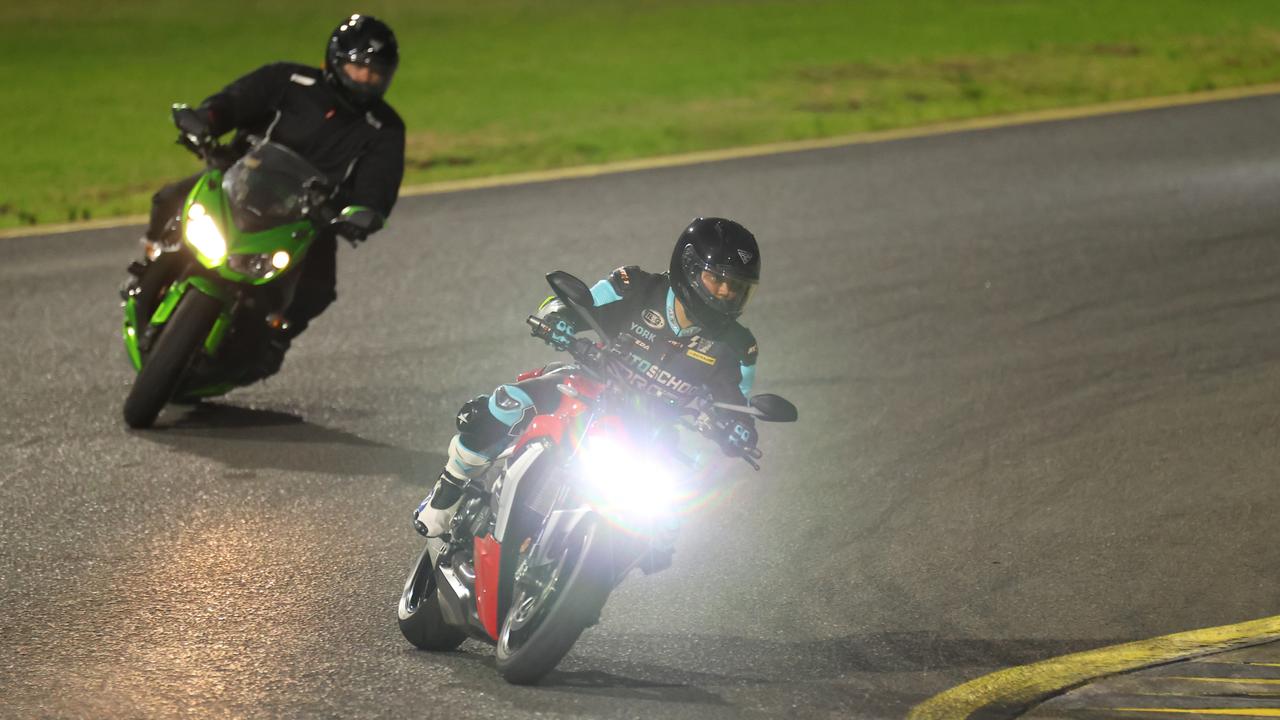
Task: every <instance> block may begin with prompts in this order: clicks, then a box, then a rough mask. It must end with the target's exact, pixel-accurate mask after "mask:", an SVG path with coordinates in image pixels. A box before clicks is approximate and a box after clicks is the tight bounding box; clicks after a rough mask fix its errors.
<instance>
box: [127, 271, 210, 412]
mask: <svg viewBox="0 0 1280 720" xmlns="http://www.w3.org/2000/svg"><path fill="white" fill-rule="evenodd" d="M221 313H222V302H221V301H219V300H217V299H216V298H212V297H209V296H208V295H205V294H204V293H202V292H200V291H199V290H196V289H195V288H191V289H190V290H188V291H187V294H186V295H183V296H182V299H181V300H179V301H178V307H177V308H176V309H175V310H174V311H173V314H172V315H170V316H169V321H168V322H167V323H165V327H164V328H162V329H161V330H160V338H159V339H158V340H157V341H156V344H155V347H154V348H152V350H151V352H150V354H148V355H147V359H146V361H145V362H144V363H143V365H142V369H141V370H139V371H138V376H137V377H136V378H134V380H133V387H132V388H130V389H129V396H128V397H127V398H125V401H124V421H125V422H126V423H128V424H129V427H131V428H148V427H151V425H152V424H153V423H154V422H155V421H156V416H157V415H159V414H160V411H161V410H163V409H164V406H165V403H167V402H169V398H171V397H173V392H174V390H177V388H178V383H179V382H181V381H182V376H183V374H184V373H186V371H187V367H188V366H189V365H190V364H191V359H192V357H193V356H194V354H195V353H196V352H198V351H199V350H200V346H201V345H202V344H203V343H204V340H205V338H206V337H208V335H209V331H210V330H212V329H213V324H214V323H215V322H216V321H217V319H218V315H219V314H221Z"/></svg>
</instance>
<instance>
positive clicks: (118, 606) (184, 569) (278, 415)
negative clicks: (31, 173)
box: [0, 97, 1280, 720]
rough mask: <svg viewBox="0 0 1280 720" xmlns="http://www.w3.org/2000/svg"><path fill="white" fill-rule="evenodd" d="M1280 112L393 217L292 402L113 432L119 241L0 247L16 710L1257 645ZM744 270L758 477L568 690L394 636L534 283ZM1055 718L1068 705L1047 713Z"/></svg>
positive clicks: (424, 705) (426, 692) (864, 706)
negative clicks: (703, 258)
mask: <svg viewBox="0 0 1280 720" xmlns="http://www.w3.org/2000/svg"><path fill="white" fill-rule="evenodd" d="M1278 119H1280V98H1276V97H1260V98H1252V99H1244V100H1236V101H1231V102H1221V103H1212V104H1204V105H1195V106H1186V107H1179V108H1168V109H1160V110H1149V111H1144V112H1135V113H1128V114H1122V115H1112V116H1105V117H1096V118H1088V119H1078V120H1070V121H1062V122H1050V123H1039V124H1035V125H1028V126H1017V127H1008V128H999V129H986V130H979V131H973V132H961V133H955V134H948V135H939V136H932V137H923V138H916V139H904V140H898V141H892V142H884V143H876V144H864V145H857V146H849V147H845V148H827V149H821V150H811V151H805V152H797V153H789V154H782V155H774V156H767V157H754V158H743V159H738V160H727V161H723V162H715V163H708V164H700V165H689V166H681V167H671V168H660V169H652V170H646V171H641V172H634V173H624V174H616V175H608V176H602V177H596V178H583V179H572V180H563V181H556V182H546V183H539V184H534V185H521V186H509V187H496V188H489V189H482V190H474V191H467V192H457V193H450V194H443V195H432V196H425V197H420V198H409V199H405V200H404V201H402V203H401V205H400V206H399V207H398V208H397V210H396V214H395V216H394V218H393V222H392V224H391V225H390V226H389V227H388V229H387V230H385V231H383V232H382V233H380V234H378V235H376V236H374V237H373V238H372V239H371V240H370V241H369V242H368V243H366V244H365V245H363V246H361V247H360V248H359V249H358V250H355V251H351V250H349V249H344V250H343V252H342V253H341V256H340V261H339V264H340V275H339V288H338V292H339V300H338V302H337V303H336V304H335V305H334V307H333V308H332V309H331V310H330V311H329V312H327V313H326V314H325V315H324V316H322V317H321V318H320V319H319V320H318V321H316V322H315V323H314V324H313V325H312V327H311V328H310V329H309V330H308V332H307V334H306V335H304V336H303V337H302V338H301V339H300V340H299V341H298V342H297V343H295V346H294V348H293V350H292V351H291V353H290V356H289V358H288V359H287V361H286V363H285V367H284V371H283V372H282V373H281V374H280V375H278V376H277V377H275V378H272V379H271V380H270V381H269V382H267V383H265V384H263V385H260V386H255V387H251V388H248V389H245V390H240V391H237V392H235V393H233V394H232V395H230V396H228V397H227V398H226V399H225V400H221V401H218V402H215V403H210V404H208V405H206V406H203V407H200V408H198V409H196V410H191V411H183V410H182V409H171V410H169V411H167V412H166V414H164V415H163V416H162V417H161V419H160V422H159V423H158V426H157V429H155V430H154V431H150V432H142V433H135V432H128V431H126V430H125V428H124V426H123V422H122V421H121V419H120V406H121V403H122V401H123V398H124V395H125V392H126V391H127V388H128V383H129V380H130V369H129V366H128V362H127V360H126V358H125V355H124V350H123V348H122V347H121V343H120V338H119V331H120V312H119V308H118V303H117V295H116V291H117V289H118V287H119V284H120V283H121V282H122V281H123V278H124V272H123V271H124V266H125V265H126V264H127V263H128V261H129V260H131V259H133V258H134V257H135V255H136V253H137V247H136V245H135V244H134V242H135V241H134V238H135V237H136V235H137V228H128V227H126V228H119V229H113V230H99V231H93V232H86V233H73V234H65V235H51V236H43V237H35V238H16V239H6V240H4V241H2V242H0V277H2V278H3V282H2V283H0V287H3V288H4V290H5V295H4V300H5V301H6V308H7V309H8V312H9V315H8V317H9V318H10V320H9V324H8V325H7V328H9V332H10V338H11V342H9V343H6V344H5V346H4V347H3V349H0V367H3V368H4V369H5V377H6V379H7V380H8V382H7V389H6V391H5V393H4V394H3V396H2V398H0V447H2V448H3V453H4V455H3V457H0V503H3V505H4V507H5V508H6V512H5V513H4V516H3V520H0V543H2V544H3V547H4V548H5V552H4V553H3V554H0V579H3V584H4V588H5V592H4V593H3V595H0V648H2V649H3V650H2V653H0V658H3V661H2V662H0V698H3V701H0V702H2V705H0V714H2V715H6V716H12V717H30V716H92V717H137V716H147V717H167V716H175V715H192V714H194V715H202V716H241V715H244V716H259V717H260V716H270V717H314V716H342V717H351V716H360V717H402V716H404V715H406V714H411V713H412V714H419V715H429V716H432V717H435V716H439V717H459V718H473V717H474V718H497V717H501V718H524V717H530V718H531V717H535V716H538V717H583V716H586V717H645V718H692V717H697V718H699V720H703V719H705V718H741V717H748V718H772V717H780V716H795V717H861V718H894V717H904V716H906V715H907V714H908V712H910V710H911V709H912V708H913V707H916V706H917V705H919V704H920V703H921V702H924V701H925V700H926V699H928V698H930V697H933V696H935V695H936V694H938V693H940V692H943V691H945V690H946V689H948V688H951V687H955V686H957V685H960V684H961V683H964V682H966V681H969V680H972V679H974V678H978V677H980V676H983V675H986V674H988V673H992V672H996V671H999V670H1002V669H1005V668H1009V667H1012V666H1018V665H1026V664H1030V663H1034V662H1037V661H1041V660H1045V659H1048V658H1053V657H1057V656H1061V655H1065V654H1069V653H1074V652H1082V651H1086V650H1091V649H1095V648H1100V647H1105V646H1112V645H1117V644H1121V643H1125V642H1130V641H1136V640H1141V639H1145V638H1151V637H1156V636H1162V635H1168V634H1171V633H1176V632H1181V631H1187V630H1191V629H1195V628H1205V627H1213V626H1219V625H1226V624H1231V623H1240V622H1243V621H1247V620H1252V619H1256V618H1264V617H1270V616H1274V615H1275V614H1276V608H1275V605H1274V603H1275V597H1276V592H1275V588H1276V569H1275V568H1276V567H1278V566H1280V565H1278V563H1277V562H1276V560H1277V558H1276V557H1275V551H1274V550H1272V549H1271V548H1272V547H1273V545H1274V544H1273V543H1270V542H1268V540H1269V538H1268V537H1267V535H1266V531H1267V529H1268V528H1269V526H1270V522H1269V521H1270V518H1271V517H1272V516H1273V515H1274V508H1275V507H1276V506H1277V502H1280V489H1277V488H1276V486H1275V483H1274V467H1276V465H1277V460H1280V458H1278V457H1277V455H1278V454H1280V451H1278V450H1277V444H1276V443H1275V441H1274V435H1275V430H1276V428H1277V414H1278V413H1280V410H1277V408H1276V405H1275V403H1274V402H1273V401H1272V398H1273V396H1274V395H1275V394H1276V391H1277V390H1278V389H1280V367H1278V366H1277V359H1278V358H1280V338H1277V335H1276V333H1275V332H1274V325H1275V317H1276V310H1277V304H1280V294H1277V291H1276V281H1277V276H1278V274H1280V270H1278V269H1277V268H1280V263H1277V259H1278V258H1277V252H1278V251H1277V247H1276V243H1275V232H1276V228H1277V227H1278V226H1280V207H1278V206H1277V205H1276V203H1275V202H1274V198H1275V197H1276V196H1277V194H1278V193H1280V169H1278V166H1277V164H1276V163H1275V161H1274V158H1275V157H1276V156H1277V153H1278V152H1280V139H1278V138H1277V137H1276V134H1275V132H1274V128H1275V127H1276V123H1277V120H1278ZM698 214H716V215H723V216H727V217H732V218H734V219H737V220H739V221H741V222H742V223H743V224H745V225H746V226H747V227H749V228H750V229H752V230H753V231H754V232H755V233H756V235H757V236H758V237H759V238H760V241H761V246H762V253H763V256H764V259H763V262H764V278H763V281H762V283H761V286H760V288H759V291H758V293H757V295H756V296H755V298H754V299H753V301H752V305H751V306H750V307H749V308H748V310H747V314H746V316H745V317H744V321H745V322H746V324H747V325H749V326H750V327H751V329H752V330H753V332H754V333H755V335H756V336H757V338H758V339H759V341H760V351H761V353H760V358H761V359H760V369H759V375H758V378H757V384H756V389H757V391H759V392H776V393H779V394H781V395H784V396H786V397H788V398H789V399H791V400H793V401H795V403H796V404H797V405H798V406H799V408H800V414H801V420H800V422H799V423H797V424H795V425H789V426H786V425H784V426H769V427H766V428H763V433H762V441H761V448H762V449H763V450H764V452H765V456H764V459H763V462H762V464H763V469H762V470H761V472H759V473H754V472H752V471H750V469H748V468H745V466H744V467H743V468H741V469H735V470H734V471H733V474H732V476H731V477H729V478H728V480H729V481H731V482H733V483H735V491H734V493H733V494H732V496H731V497H730V498H729V499H728V501H726V502H724V503H722V504H720V505H718V506H716V507H713V508H710V509H708V510H707V511H706V512H705V513H704V514H703V515H701V516H698V517H695V518H691V519H689V520H688V522H687V523H686V525H685V527H684V529H683V535H682V537H681V540H680V542H679V545H678V550H677V553H676V557H675V564H674V565H673V567H671V568H670V569H668V570H666V571H664V572H662V573H660V574H658V575H655V576H652V577H637V578H632V579H630V580H628V582H627V583H625V584H624V585H623V586H622V587H621V588H620V590H619V591H618V593H617V594H616V595H615V596H614V597H613V598H612V599H611V601H610V604H609V606H608V607H606V610H605V615H604V618H603V620H602V622H601V624H600V625H599V626H598V627H596V628H593V629H592V630H590V631H588V632H587V633H586V634H585V635H584V636H583V639H582V641H581V642H580V643H579V645H578V646H577V647H575V649H574V651H573V652H572V653H571V654H570V655H569V657H568V658H567V659H566V660H565V662H564V663H563V664H562V665H561V666H560V668H559V670H557V671H556V672H555V673H553V674H552V675H551V676H549V677H548V678H547V680H546V682H545V683H544V684H543V685H541V686H539V687H536V688H517V687H512V686H508V685H506V684H504V683H503V682H502V681H501V680H500V679H499V678H498V676H497V674H496V673H495V671H494V668H493V663H492V660H491V659H490V655H489V651H488V648H487V647H486V646H483V645H480V644H477V643H471V642H469V643H467V644H465V645H464V646H463V648H462V650H461V651H460V652H457V653H449V654H444V655H430V654H426V653H421V652H417V651H414V650H413V649H412V648H410V646H408V645H407V644H406V643H405V642H404V641H403V639H402V638H401V637H400V635H399V632H398V631H397V630H396V627H395V609H394V603H395V600H396V598H397V596H398V593H399V590H400V587H401V583H402V581H403V573H404V572H406V571H407V569H408V567H409V563H410V562H412V560H413V558H414V555H415V552H416V550H417V549H418V547H419V544H418V536H417V535H416V534H414V532H413V530H412V529H411V527H410V525H409V517H410V513H411V511H412V510H413V508H414V507H415V506H416V504H417V503H418V501H419V500H420V499H421V498H422V496H423V494H425V492H426V489H427V483H428V481H429V479H431V478H433V477H434V476H435V474H436V473H437V472H438V470H439V467H440V465H441V463H442V461H443V452H444V446H445V443H446V442H447V440H448V438H449V436H450V434H451V433H452V432H453V428H454V414H455V412H456V410H457V408H458V406H459V405H460V404H461V403H462V402H464V401H465V400H467V399H469V398H471V397H473V396H474V395H476V394H478V393H482V392H488V391H489V390H490V389H491V388H492V387H493V386H494V385H495V384H497V383H498V382H501V381H505V380H508V379H510V378H512V377H513V376H514V375H515V374H516V373H517V372H519V371H520V370H523V369H526V368H528V367H533V366H536V365H539V364H541V363H544V362H546V361H547V360H550V359H554V357H555V356H554V354H553V353H551V352H549V351H548V350H547V349H546V348H544V347H543V346H542V345H541V344H540V343H537V342H535V341H533V340H531V339H529V338H528V337H527V330H526V329H525V328H524V326H523V324H522V323H523V319H524V317H525V315H526V314H527V313H528V312H529V311H530V310H531V309H532V308H534V307H535V306H536V305H537V303H538V302H539V301H540V300H541V299H542V298H543V297H545V296H546V293H547V290H546V286H545V282H544V281H543V279H542V276H543V274H544V273H545V272H548V271H550V270H554V269H564V270H568V271H570V272H573V273H574V274H576V275H579V276H581V277H583V278H587V279H590V280H594V279H595V278H598V277H600V276H603V275H604V274H605V273H607V272H608V271H609V270H611V269H612V268H614V267H616V266H618V265H622V264H630V263H636V264H640V265H642V266H644V267H648V268H654V269H661V268H664V267H665V266H666V263H667V256H668V253H669V252H670V247H671V243H672V242H673V241H674V239H675V236H676V235H677V234H678V233H679V231H680V230H681V229H682V228H683V226H684V224H685V223H686V222H687V221H688V219H689V218H691V217H693V216H695V215H698ZM1064 697H1066V696H1064Z"/></svg>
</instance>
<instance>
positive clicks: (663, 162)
mask: <svg viewBox="0 0 1280 720" xmlns="http://www.w3.org/2000/svg"><path fill="white" fill-rule="evenodd" d="M1277 94H1280V83H1271V84H1267V85H1251V86H1248V87H1241V88H1229V89H1226V90H1209V91H1206V92H1197V93H1185V94H1181V95H1166V96H1163V97H1154V98H1138V99H1136V100H1119V101H1116V102H1110V103H1102V104H1100V105H1084V106H1080V107H1069V108H1055V109H1051V110H1035V111H1031V112H1023V113H1013V114H1009V115H993V116H988V117H980V118H971V119H968V120H953V121H950V122H943V123H937V124H934V125H922V126H919V127H911V128H899V129H896V130H882V131H877V132H865V133H858V134H855V135H839V136H836V137H829V138H818V139H814V140H796V141H792V142H779V143H769V144H766V145H751V146H748V147H738V148H725V149H722V150H706V151H702V152H693V153H686V154H683V155H664V156H661V157H651V158H640V159H636V160H623V161H620V162H613V163H604V164H601V165H582V166H578V167H570V168H560V169H557V170H538V171H534V172H523V173H513V174H510V175H497V176H493V177H483V178H471V179H467V180H446V181H443V182H435V183H427V184H424V185H409V186H407V187H402V188H401V189H400V197H402V198H403V197H416V196H420V195H441V194H444V193H452V192H462V191H464V190H481V189H484V188H496V187H507V186H510V185H527V184H530V183H539V182H551V181H553V180H570V179H573V178H589V177H597V176H600V175H612V174H615V173H624V172H635V171H637V170H653V169H657V168H667V167H679V166H682V165H698V164H701V163H710V162H719V161H722V160H737V159H740V158H749V157H760V156H763V155H778V154H781V153H789V152H800V151H803V150H824V149H828V148H836V147H845V146H848V145H866V144H870V143H881V142H889V141H891V140H906V139H910V138H920V137H930V136H934V135H948V134H951V133H958V132H969V131H973V130H990V129H994V128H1002V127H1011V126H1015V125H1032V124H1036V123H1044V122H1053V121H1056V120H1074V119H1079V118H1088V117H1097V116H1100V115H1117V114H1120V113H1130V112H1139V111H1142V110H1157V109H1160V108H1169V107H1178V106H1181V105H1199V104H1203V103H1213V102H1222V101H1225V100H1240V99H1244V98H1251V97H1261V96H1264V95H1277ZM145 222H146V217H145V216H142V215H130V216H129V217H122V218H108V219H103V220H90V221H86V222H77V223H61V224H57V225H35V226H31V227H21V228H5V229H3V230H0V239H4V238H15V237H32V236H37V235H55V234H59V233H66V232H76V231H80V230H97V229H102V228H115V227H124V226H128V225H140V224H142V223H145Z"/></svg>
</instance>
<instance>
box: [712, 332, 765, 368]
mask: <svg viewBox="0 0 1280 720" xmlns="http://www.w3.org/2000/svg"><path fill="white" fill-rule="evenodd" d="M717 339H718V340H719V341H720V342H722V343H724V344H725V345H727V346H728V347H729V349H730V350H731V351H732V352H733V353H734V355H736V356H737V357H738V358H739V359H740V362H741V363H742V364H743V365H747V366H751V365H755V364H756V355H758V354H759V352H760V350H759V348H758V347H757V346H756V336H755V335H753V334H752V333H751V331H750V330H748V329H747V328H746V327H744V326H742V325H741V324H739V323H738V322H737V321H732V322H730V323H728V325H726V326H725V328H724V330H723V331H721V333H720V334H719V337H717Z"/></svg>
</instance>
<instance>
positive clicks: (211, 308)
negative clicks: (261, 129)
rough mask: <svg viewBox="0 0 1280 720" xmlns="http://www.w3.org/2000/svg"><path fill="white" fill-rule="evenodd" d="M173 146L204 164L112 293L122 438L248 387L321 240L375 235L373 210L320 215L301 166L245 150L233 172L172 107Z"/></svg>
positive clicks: (277, 150) (276, 150)
mask: <svg viewBox="0 0 1280 720" xmlns="http://www.w3.org/2000/svg"><path fill="white" fill-rule="evenodd" d="M173 114H174V121H175V123H176V124H177V126H178V129H179V130H180V131H181V133H182V134H181V136H180V137H179V140H178V142H179V143H180V144H182V145H184V146H186V147H187V148H188V149H190V150H192V151H193V152H195V153H196V154H197V155H199V156H200V157H201V158H202V159H203V160H204V161H205V163H206V166H207V169H206V171H205V173H204V174H203V175H202V176H201V177H200V179H199V181H198V182H196V184H195V187H194V188H193V189H192V190H191V193H190V194H189V195H188V196H187V199H186V202H185V203H184V205H183V209H182V214H181V216H180V218H177V219H175V221H174V222H173V223H171V230H172V231H173V234H174V235H176V237H175V238H174V242H172V243H171V244H168V245H163V246H160V247H159V248H157V250H156V252H154V253H149V260H150V262H148V263H146V264H143V263H137V262H135V263H133V264H132V265H130V267H129V271H130V274H131V275H132V276H133V278H132V279H131V281H130V282H129V283H128V284H127V285H126V287H125V289H124V290H123V291H122V293H121V294H122V298H123V300H124V302H123V305H124V330H123V334H124V344H125V349H126V350H127V351H128V353H129V360H130V361H131V362H132V363H133V367H134V369H135V370H136V371H137V376H136V377H135V378H134V381H133V387H132V388H131V389H130V391H129V395H128V397H127V398H126V399H125V403H124V419H125V422H127V423H128V424H129V426H130V427H134V428H146V427H150V426H151V425H152V424H153V423H154V422H155V420H156V417H157V416H158V415H159V414H160V411H161V410H162V409H163V408H164V406H165V404H167V403H168V402H170V401H171V400H175V399H176V400H178V401H187V402H191V401H196V400H199V399H200V398H205V397H212V396H215V395H221V394H223V393H226V392H228V391H229V390H231V389H232V388H235V387H238V386H241V385H247V384H249V383H252V382H254V381H256V380H258V379H260V378H261V377H263V374H262V373H261V371H260V370H258V369H257V368H259V367H260V366H261V364H262V358H263V355H264V353H265V352H267V351H269V348H268V347H267V343H268V342H269V340H270V337H271V333H272V332H280V331H281V330H283V329H284V328H285V327H287V321H286V320H285V318H284V315H283V312H284V310H285V308H287V307H288V306H289V303H290V302H291V301H292V299H293V294H294V291H295V289H296V287H297V281H298V278H299V277H300V276H301V273H300V272H296V271H295V268H298V266H299V265H301V263H302V262H303V261H304V260H305V259H306V256H307V250H308V249H309V248H310V247H311V245H312V243H313V242H314V240H315V239H316V237H317V236H318V234H319V233H322V232H336V233H338V234H339V235H342V236H344V237H347V238H348V239H351V238H353V237H360V238H363V237H364V236H365V235H368V234H369V233H371V232H373V231H374V230H376V229H377V226H379V225H380V224H381V217H380V216H379V215H378V213H377V212H376V211H374V210H372V209H369V208H364V207H358V206H353V207H346V208H344V209H342V210H341V211H336V210H334V209H333V208H331V207H330V206H329V204H328V203H329V202H330V201H331V200H332V198H333V195H334V194H335V192H336V188H335V187H334V186H333V185H332V184H331V182H330V181H329V179H328V178H326V177H325V175H324V174H323V173H322V172H320V171H319V170H317V169H316V168H315V167H313V166H312V165H311V164H310V163H309V162H307V161H306V160H305V159H304V158H303V157H302V156H300V155H298V154H297V153H295V152H293V151H292V150H290V149H289V148H287V147H285V146H283V145H280V144H278V143H275V142H271V141H269V140H260V139H254V138H250V139H249V143H250V147H249V150H248V152H247V153H245V154H244V155H243V156H241V157H239V158H238V159H235V160H234V161H232V160H231V158H230V157H229V153H230V151H229V150H228V149H227V147H226V146H223V145H219V144H218V143H217V142H216V141H215V140H213V139H211V138H208V137H203V136H201V134H200V133H199V127H198V125H196V124H194V123H192V122H190V118H191V112H190V110H189V109H187V108H186V107H185V106H177V105H175V106H174V113H173Z"/></svg>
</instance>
